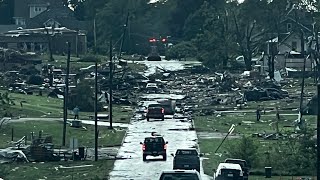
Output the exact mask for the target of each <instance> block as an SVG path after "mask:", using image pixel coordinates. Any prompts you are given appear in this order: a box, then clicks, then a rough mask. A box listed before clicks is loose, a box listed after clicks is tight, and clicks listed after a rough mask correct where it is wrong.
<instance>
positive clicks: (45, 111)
mask: <svg viewBox="0 0 320 180" xmlns="http://www.w3.org/2000/svg"><path fill="white" fill-rule="evenodd" d="M3 92H4V91H0V93H3ZM10 98H11V99H13V100H14V102H15V105H11V106H6V107H5V108H0V115H2V114H4V113H5V112H8V113H12V114H13V116H22V117H34V118H36V117H48V118H49V117H51V118H62V117H63V100H62V99H58V98H48V97H47V96H46V95H44V96H36V95H24V94H18V93H10ZM21 101H23V102H24V103H23V107H21V106H20V102H21ZM125 107H126V106H121V105H114V106H113V117H114V122H121V123H129V122H130V117H131V116H132V111H131V110H130V109H125ZM99 113H104V114H105V113H108V112H107V111H104V112H99ZM93 114H94V113H93V112H80V118H81V119H89V115H93ZM68 118H73V117H72V115H69V117H68Z"/></svg>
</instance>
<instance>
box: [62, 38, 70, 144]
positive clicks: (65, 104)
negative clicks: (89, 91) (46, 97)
mask: <svg viewBox="0 0 320 180" xmlns="http://www.w3.org/2000/svg"><path fill="white" fill-rule="evenodd" d="M67 45H68V58H67V74H66V77H65V88H64V97H63V134H62V146H65V145H66V131H67V118H68V94H69V70H70V54H71V44H70V42H67Z"/></svg>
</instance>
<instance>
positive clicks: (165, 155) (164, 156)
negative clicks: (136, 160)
mask: <svg viewBox="0 0 320 180" xmlns="http://www.w3.org/2000/svg"><path fill="white" fill-rule="evenodd" d="M162 159H163V160H164V161H166V160H167V153H165V154H162Z"/></svg>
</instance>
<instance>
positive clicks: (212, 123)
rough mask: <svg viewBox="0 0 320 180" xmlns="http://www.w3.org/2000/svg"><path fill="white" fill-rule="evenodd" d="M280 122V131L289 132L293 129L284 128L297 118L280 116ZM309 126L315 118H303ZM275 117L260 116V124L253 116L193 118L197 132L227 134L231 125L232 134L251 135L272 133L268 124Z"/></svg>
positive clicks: (272, 130)
mask: <svg viewBox="0 0 320 180" xmlns="http://www.w3.org/2000/svg"><path fill="white" fill-rule="evenodd" d="M280 116H281V118H282V120H280V122H279V129H280V131H281V130H283V131H290V130H293V127H292V128H291V127H284V126H291V125H292V123H293V121H294V120H296V119H297V116H284V115H281V114H280ZM304 118H305V119H307V120H308V122H309V123H310V124H315V122H316V117H315V116H304ZM275 120H276V117H275V115H274V116H266V115H262V116H261V121H262V122H257V121H256V116H255V114H225V115H222V116H220V117H217V116H197V117H195V121H194V123H195V126H196V130H197V131H198V132H201V131H204V132H215V131H216V130H217V131H218V132H224V133H225V132H227V131H228V130H229V128H230V126H231V125H232V124H235V125H237V126H236V128H235V131H234V133H241V134H247V135H251V134H252V133H263V132H264V131H266V132H267V133H274V132H275V129H274V128H273V126H270V125H269V124H270V123H271V122H272V121H275ZM243 121H251V122H253V123H252V124H247V123H243Z"/></svg>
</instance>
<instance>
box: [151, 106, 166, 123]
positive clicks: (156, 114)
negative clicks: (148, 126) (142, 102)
mask: <svg viewBox="0 0 320 180" xmlns="http://www.w3.org/2000/svg"><path fill="white" fill-rule="evenodd" d="M164 114H165V109H164V108H163V107H162V105H161V104H149V106H148V109H147V114H146V118H147V121H149V120H150V118H155V119H161V120H162V121H164Z"/></svg>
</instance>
